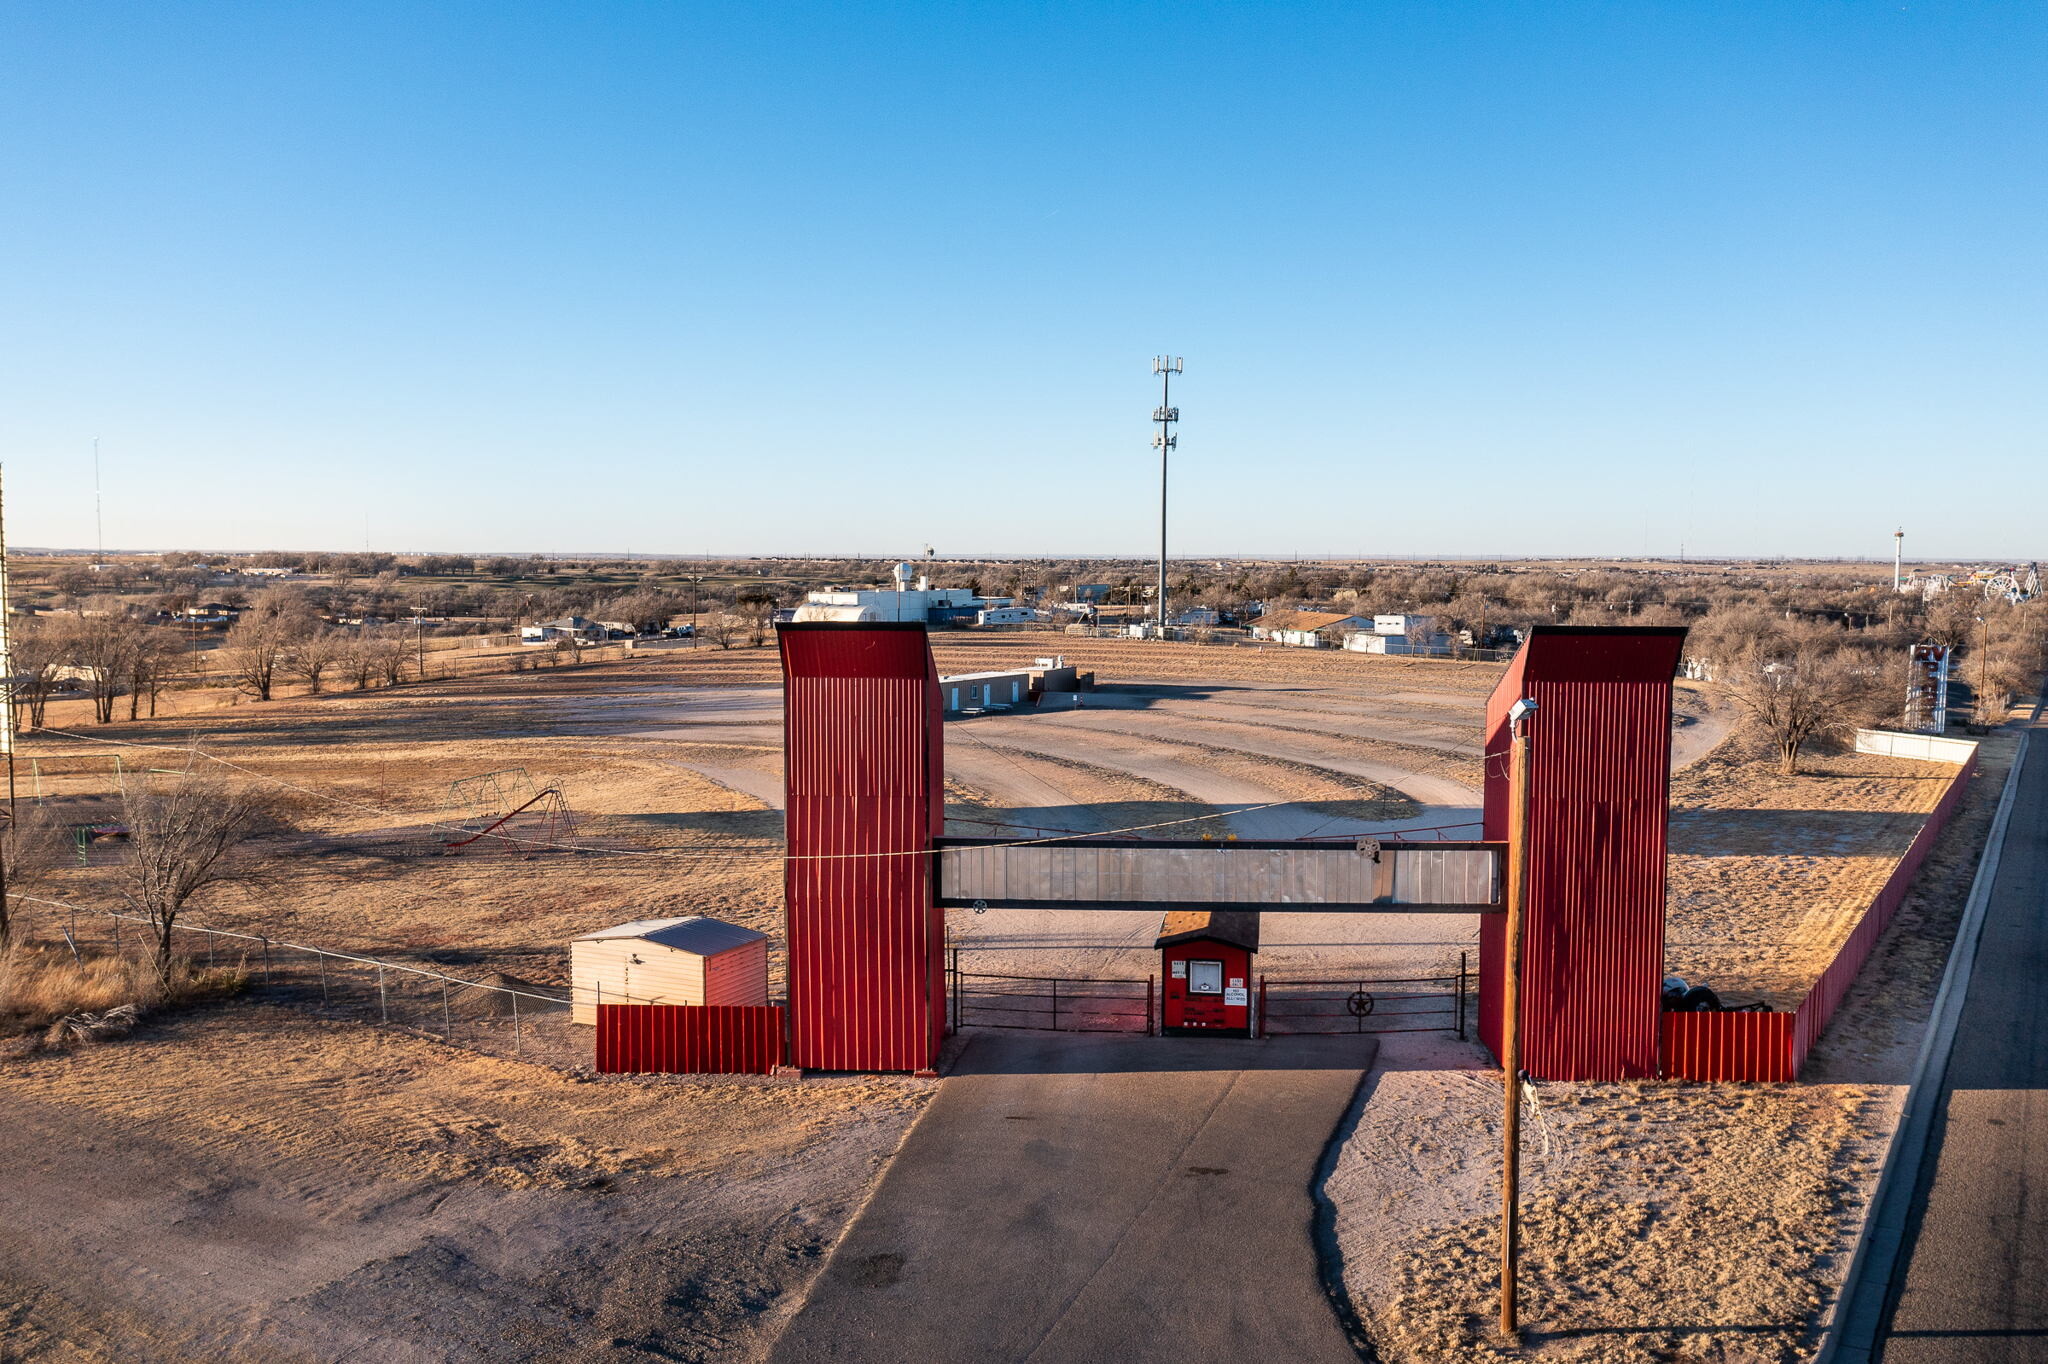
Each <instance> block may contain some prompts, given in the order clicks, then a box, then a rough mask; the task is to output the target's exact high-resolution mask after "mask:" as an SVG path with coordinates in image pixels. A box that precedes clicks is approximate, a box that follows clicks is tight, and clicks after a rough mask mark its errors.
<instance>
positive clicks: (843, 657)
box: [778, 623, 945, 1070]
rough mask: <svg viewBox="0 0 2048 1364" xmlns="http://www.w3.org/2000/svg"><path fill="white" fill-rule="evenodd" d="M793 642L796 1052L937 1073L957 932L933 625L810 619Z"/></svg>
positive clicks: (789, 757)
mask: <svg viewBox="0 0 2048 1364" xmlns="http://www.w3.org/2000/svg"><path fill="white" fill-rule="evenodd" d="M778 639H779V643H780V647H781V651H782V667H783V681H784V702H783V705H784V724H785V737H784V743H785V745H786V758H785V772H786V782H787V788H788V803H787V808H788V815H787V825H788V835H789V857H790V860H789V863H788V868H787V872H786V875H785V894H786V899H787V903H788V913H789V1001H790V1015H791V1018H790V1039H791V1054H792V1057H793V1059H794V1061H795V1064H797V1065H799V1066H803V1067H806V1068H813V1069H820V1070H926V1069H929V1068H930V1067H931V1066H932V1064H933V1063H934V1062H935V1060H936V1059H937V1056H938V1044H939V1041H940V1038H941V1036H942V1031H941V1030H942V1027H943V1021H944V1017H945V998H944V981H943V977H942V967H943V957H944V951H943V948H944V937H945V927H944V920H943V918H942V917H941V913H940V911H939V910H938V909H937V907H936V905H935V903H934V897H933V895H932V886H931V880H930V878H931V858H930V857H929V856H928V855H926V854H927V853H928V852H929V849H930V848H931V846H932V839H933V838H934V837H935V836H936V835H937V833H938V829H939V825H938V821H939V819H940V818H942V809H941V806H940V804H939V792H940V791H941V790H942V788H943V781H944V775H943V755H942V752H941V750H940V742H941V741H940V737H939V723H940V720H939V695H938V674H937V672H936V670H935V669H934V668H933V667H932V660H931V650H930V648H929V647H928V645H927V643H926V639H925V633H924V629H923V627H922V626H910V627H903V626H896V627H891V626H887V625H884V626H881V627H876V626H868V625H862V626H848V625H828V624H817V623H804V624H798V625H790V626H784V627H782V628H781V629H780V630H779V631H778Z"/></svg>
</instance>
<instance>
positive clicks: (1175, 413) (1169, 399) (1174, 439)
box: [1152, 355, 1181, 639]
mask: <svg viewBox="0 0 2048 1364" xmlns="http://www.w3.org/2000/svg"><path fill="white" fill-rule="evenodd" d="M1152 372H1153V373H1154V374H1156V375H1158V376H1159V406H1158V407H1157V408H1156V409H1154V411H1153V413H1152V420H1153V421H1155V422H1157V423H1158V424H1159V430H1158V431H1157V432H1156V433H1155V434H1154V435H1153V437H1152V448H1153V449H1155V450H1157V451H1158V452H1159V588H1158V602H1159V637H1160V638H1161V639H1164V638H1166V457H1167V454H1168V453H1169V452H1170V451H1171V450H1173V448H1174V447H1175V446H1176V445H1178V444H1179V443H1180V437H1178V436H1176V435H1174V434H1173V428H1174V424H1175V423H1176V422H1178V421H1179V420H1180V409H1179V408H1177V407H1175V406H1174V405H1173V376H1174V375H1176V374H1178V373H1180V372H1181V357H1180V356H1178V355H1172V356H1167V355H1155V356H1153V357H1152Z"/></svg>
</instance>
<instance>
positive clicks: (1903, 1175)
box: [1814, 706, 2040, 1364]
mask: <svg viewBox="0 0 2048 1364" xmlns="http://www.w3.org/2000/svg"><path fill="white" fill-rule="evenodd" d="M2039 713H2040V707H2038V706H2037V707H2035V714H2036V716H2037V717H2038V715H2039ZM2032 737H2033V736H2032V734H2031V733H2023V734H2021V735H2020V744H2019V750H2018V751H2017V752H2016V753H2014V754H2013V759H2012V770H2011V771H2010V772H2008V773H2006V777H2005V786H2004V789H2003V790H2001V791H2000V792H1999V796H1998V813H1997V814H1996V815H1995V816H1993V817H1992V821H1991V832H1990V833H1989V834H1988V835H1986V836H1985V839H1984V853H1983V856H1982V857H1981V858H1980V859H1979V860H1978V863H1977V872H1976V875H1975V876H1974V877H1973V878H1972V879H1971V881H1970V898H1969V899H1968V900H1967V901H1966V902H1965V903H1964V906H1963V917H1962V920H1961V922H1960V923H1958V924H1957V925H1956V940H1955V946H1954V947H1953V948H1951V949H1950V951H1949V958H1948V966H1947V968H1946V969H1945V970H1943V972H1942V974H1941V986H1940V988H1939V989H1938V990H1937V991H1936V992H1935V996H1934V1008H1933V1010H1932V1012H1931V1013H1930V1014H1929V1015H1928V1021H1927V1036H1926V1037H1925V1038H1923V1039H1922V1040H1921V1043H1920V1056H1919V1059H1918V1060H1916V1061H1915V1062H1914V1065H1913V1078H1912V1080H1911V1082H1910V1083H1909V1085H1908V1087H1907V1091H1906V1104H1905V1108H1904V1109H1903V1110H1902V1111H1901V1112H1900V1114H1899V1125H1898V1127H1897V1128H1896V1129H1894V1131H1893V1132H1892V1141H1891V1146H1890V1148H1889V1149H1888V1150H1887V1151H1886V1152H1885V1157H1884V1168H1883V1170H1881V1171H1880V1172H1879V1174H1878V1177H1877V1189H1876V1191H1875V1192H1874V1193H1873V1194H1872V1195H1871V1200H1870V1213H1869V1215H1868V1216H1867V1217H1866V1218H1865V1219H1864V1222H1863V1230H1862V1232H1861V1234H1860V1235H1858V1237H1857V1238H1856V1250H1855V1253H1854V1254H1853V1255H1852V1256H1851V1257H1850V1259H1849V1271H1848V1273H1847V1274H1846V1275H1845V1276H1844V1277H1843V1280H1842V1292H1841V1295H1840V1296H1839V1297H1838V1298H1836V1300H1835V1310H1834V1315H1833V1317H1832V1318H1831V1319H1830V1321H1829V1323H1828V1332H1827V1336H1826V1337H1825V1339H1823V1340H1822V1342H1821V1347H1820V1353H1819V1355H1817V1356H1816V1357H1815V1361H1814V1364H1870V1361H1871V1360H1872V1359H1873V1358H1874V1357H1875V1354H1876V1350H1877V1333H1878V1331H1879V1330H1880V1329H1881V1328H1882V1327H1883V1325H1884V1312H1885V1299H1886V1297H1887V1295H1888V1293H1889V1291H1890V1288H1891V1282H1892V1275H1893V1274H1894V1273H1895V1272H1896V1271H1897V1269H1898V1263H1899V1251H1900V1250H1901V1248H1902V1247H1903V1246H1904V1244H1905V1238H1906V1222H1907V1220H1908V1218H1909V1216H1910V1214H1911V1212H1912V1207H1913V1196H1914V1194H1915V1193H1916V1192H1917V1191H1918V1188H1919V1184H1920V1173H1921V1165H1922V1163H1923V1161H1924V1159H1925V1157H1926V1155H1927V1142H1928V1139H1929V1137H1931V1136H1932V1135H1933V1131H1934V1111H1935V1109H1936V1108H1938V1107H1939V1106H1940V1102H1941V1090H1942V1085H1943V1083H1944V1082H1945V1081H1946V1079H1947V1077H1948V1062H1949V1056H1950V1054H1951V1053H1952V1052H1953V1051H1954V1049H1955V1040H1956V1024H1957V1023H1958V1022H1959V1021H1960V1020H1961V1018H1962V1014H1963V1001H1964V998H1965V996H1966V995H1967V994H1968V992H1969V980H1970V972H1971V970H1972V968H1974V967H1975V965H1976V963H1977V943H1978V940H1979V939H1980V938H1981V937H1982V936H1983V931H1984V915H1985V912H1986V910H1987V908H1988V907H1989V905H1990V903H1991V888H1992V886H1993V885H1994V884H1995V883H1996V882H1997V880H1998V861H1999V853H2000V851H2001V849H2002V847H2003V845H2004V842H2005V831H2006V826H2007V824H2008V823H2010V821H2011V817H2012V803H2013V796H2014V794H2015V793H2016V792H2017V791H2018V790H2019V780H2020V769H2021V768H2023V767H2025V766H2026V762H2027V749H2028V747H2029V746H2030V740H2031V739H2032Z"/></svg>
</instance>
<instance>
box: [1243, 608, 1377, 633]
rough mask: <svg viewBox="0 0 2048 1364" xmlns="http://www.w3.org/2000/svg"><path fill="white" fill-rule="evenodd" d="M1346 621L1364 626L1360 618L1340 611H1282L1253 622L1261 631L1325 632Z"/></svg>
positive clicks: (1363, 621)
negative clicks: (1353, 621) (1352, 621)
mask: <svg viewBox="0 0 2048 1364" xmlns="http://www.w3.org/2000/svg"><path fill="white" fill-rule="evenodd" d="M1347 620H1355V621H1357V622H1358V623H1359V624H1361V625H1363V624H1365V623H1366V622H1365V619H1364V618H1363V617H1361V616H1355V615H1351V614H1349V613H1347V612H1340V611H1283V612H1279V613H1277V614H1275V615H1270V616H1260V617H1259V618H1258V619H1257V620H1255V621H1253V622H1252V623H1253V624H1254V625H1257V626H1258V627H1259V628H1260V629H1262V630H1307V631H1316V630H1327V629H1329V628H1330V627H1331V626H1333V625H1342V624H1343V623H1344V622H1345V621H1347Z"/></svg>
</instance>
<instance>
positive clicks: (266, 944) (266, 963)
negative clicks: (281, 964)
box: [263, 938, 270, 985]
mask: <svg viewBox="0 0 2048 1364" xmlns="http://www.w3.org/2000/svg"><path fill="white" fill-rule="evenodd" d="M263 983H264V984H265V985H268V984H270V939H268V938H265V939H264V940H263Z"/></svg>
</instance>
